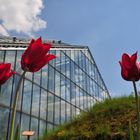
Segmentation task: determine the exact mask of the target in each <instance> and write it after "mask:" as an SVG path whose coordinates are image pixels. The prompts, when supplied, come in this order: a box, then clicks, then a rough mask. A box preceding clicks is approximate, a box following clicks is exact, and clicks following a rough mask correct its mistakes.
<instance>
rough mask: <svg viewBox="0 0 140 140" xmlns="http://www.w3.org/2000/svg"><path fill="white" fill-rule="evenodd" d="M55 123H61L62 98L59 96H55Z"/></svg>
mask: <svg viewBox="0 0 140 140" xmlns="http://www.w3.org/2000/svg"><path fill="white" fill-rule="evenodd" d="M54 115H55V120H54V121H55V122H54V123H55V124H59V123H60V99H59V98H58V97H55V113H54Z"/></svg>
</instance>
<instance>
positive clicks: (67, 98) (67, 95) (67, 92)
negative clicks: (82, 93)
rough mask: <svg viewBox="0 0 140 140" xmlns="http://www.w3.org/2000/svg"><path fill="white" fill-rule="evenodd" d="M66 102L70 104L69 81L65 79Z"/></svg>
mask: <svg viewBox="0 0 140 140" xmlns="http://www.w3.org/2000/svg"><path fill="white" fill-rule="evenodd" d="M66 100H67V101H69V102H70V80H69V79H66Z"/></svg>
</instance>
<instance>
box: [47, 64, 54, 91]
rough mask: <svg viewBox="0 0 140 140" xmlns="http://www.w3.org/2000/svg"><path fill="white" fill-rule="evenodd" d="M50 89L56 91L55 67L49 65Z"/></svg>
mask: <svg viewBox="0 0 140 140" xmlns="http://www.w3.org/2000/svg"><path fill="white" fill-rule="evenodd" d="M48 78H49V79H48V90H49V91H51V92H53V93H54V68H52V67H51V66H50V65H49V73H48Z"/></svg>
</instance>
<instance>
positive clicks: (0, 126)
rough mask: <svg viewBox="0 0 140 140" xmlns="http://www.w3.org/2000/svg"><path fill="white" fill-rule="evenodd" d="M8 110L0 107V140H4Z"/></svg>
mask: <svg viewBox="0 0 140 140" xmlns="http://www.w3.org/2000/svg"><path fill="white" fill-rule="evenodd" d="M8 116H9V110H8V109H5V108H3V107H0V140H6V134H7V125H8Z"/></svg>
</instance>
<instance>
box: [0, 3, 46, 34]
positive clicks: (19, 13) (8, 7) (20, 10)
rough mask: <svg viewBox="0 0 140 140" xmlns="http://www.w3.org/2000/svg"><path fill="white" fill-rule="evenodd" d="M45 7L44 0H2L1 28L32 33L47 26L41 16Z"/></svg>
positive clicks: (0, 4) (0, 9)
mask: <svg viewBox="0 0 140 140" xmlns="http://www.w3.org/2000/svg"><path fill="white" fill-rule="evenodd" d="M43 7H44V6H43V2H42V0H14V1H12V2H11V0H0V20H1V28H2V27H3V30H5V29H6V30H8V31H16V32H18V33H21V32H22V33H25V34H27V35H32V32H34V31H38V30H40V29H42V28H46V21H44V20H42V19H41V18H40V17H39V15H40V14H41V11H42V9H43ZM4 28H5V29H4ZM4 33H5V32H3V35H4Z"/></svg>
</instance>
